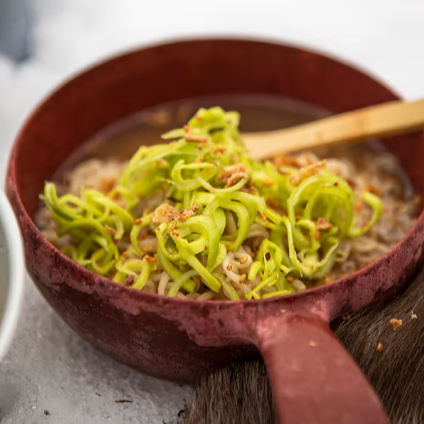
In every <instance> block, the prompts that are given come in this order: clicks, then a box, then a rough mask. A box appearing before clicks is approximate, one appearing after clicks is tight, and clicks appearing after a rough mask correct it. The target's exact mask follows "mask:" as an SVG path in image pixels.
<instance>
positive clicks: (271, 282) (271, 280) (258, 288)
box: [246, 275, 278, 300]
mask: <svg viewBox="0 0 424 424" xmlns="http://www.w3.org/2000/svg"><path fill="white" fill-rule="evenodd" d="M277 280H278V275H271V277H268V278H267V279H266V280H264V281H262V283H260V284H258V285H257V286H256V287H255V288H254V289H253V290H252V291H250V292H249V293H247V294H246V299H247V300H250V299H251V298H252V297H253V296H255V295H257V296H259V297H260V295H259V292H260V291H261V290H262V288H263V287H265V286H273V285H274V284H275V283H276V282H277ZM255 299H257V297H256V296H255Z"/></svg>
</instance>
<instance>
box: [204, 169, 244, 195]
mask: <svg viewBox="0 0 424 424" xmlns="http://www.w3.org/2000/svg"><path fill="white" fill-rule="evenodd" d="M249 178H250V173H248V174H247V175H246V176H245V177H244V178H243V179H241V180H240V181H239V182H238V183H237V184H234V185H233V186H231V187H228V188H216V187H213V186H212V185H210V184H209V183H208V182H207V181H206V180H205V179H204V178H203V177H202V176H200V175H196V179H197V181H198V182H199V183H200V184H201V186H202V187H203V188H205V189H206V190H208V191H210V192H211V193H219V194H229V193H234V192H236V191H239V190H240V189H241V188H243V187H244V185H245V184H246V183H247V181H248V180H249Z"/></svg>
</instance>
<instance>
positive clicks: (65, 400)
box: [0, 278, 191, 424]
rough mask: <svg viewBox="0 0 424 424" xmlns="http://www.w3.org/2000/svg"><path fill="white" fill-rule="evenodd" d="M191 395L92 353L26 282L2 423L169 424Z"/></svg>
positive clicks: (3, 390)
mask: <svg viewBox="0 0 424 424" xmlns="http://www.w3.org/2000/svg"><path fill="white" fill-rule="evenodd" d="M190 391H191V389H190V388H189V387H187V386H180V385H178V384H174V383H170V382H165V381H161V380H158V379H155V378H152V377H149V376H146V375H143V374H141V373H137V372H135V371H133V370H131V369H129V368H128V367H125V366H123V365H121V364H119V363H117V362H115V361H114V360H112V359H110V358H108V357H107V356H105V355H104V354H102V353H100V352H98V351H97V350H95V349H94V348H93V347H92V346H91V345H90V344H88V343H87V342H85V341H84V340H82V339H81V338H80V337H79V336H78V335H77V334H75V333H74V332H73V331H72V330H71V329H70V328H69V327H67V325H66V324H64V323H63V322H62V321H61V320H60V318H59V317H58V316H57V315H56V314H55V313H54V311H53V310H52V309H51V308H50V307H49V306H48V305H47V303H46V302H45V301H44V299H43V298H42V297H41V295H40V294H39V292H38V291H37V289H36V288H35V286H34V285H33V284H32V282H31V281H30V280H29V278H27V279H26V281H25V294H24V300H23V305H22V312H21V316H20V319H19V323H18V329H17V332H16V334H15V338H14V341H13V344H12V346H11V348H10V350H9V353H8V354H7V356H6V358H5V360H4V361H3V362H2V363H1V364H0V423H1V424H46V423H52V424H103V423H125V424H127V423H128V424H129V423H137V424H156V423H158V424H163V423H166V424H171V423H172V424H173V423H174V422H175V420H176V416H177V414H178V411H180V410H181V409H182V408H183V407H184V399H185V398H186V399H188V398H189V396H190ZM96 393H97V394H96ZM99 395H100V396H99ZM121 399H130V400H132V401H133V402H132V403H116V402H115V401H116V400H121ZM45 410H47V411H48V412H49V414H50V415H47V416H45V413H44V411H45Z"/></svg>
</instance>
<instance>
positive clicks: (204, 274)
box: [173, 237, 221, 293]
mask: <svg viewBox="0 0 424 424" xmlns="http://www.w3.org/2000/svg"><path fill="white" fill-rule="evenodd" d="M173 240H174V242H175V244H176V245H177V249H178V253H179V255H180V257H181V258H182V259H184V260H185V261H186V262H187V263H188V264H189V265H190V266H191V267H192V268H193V269H195V270H196V271H197V273H198V274H199V275H200V277H201V278H202V279H203V282H204V283H205V284H206V285H207V286H208V287H209V288H210V289H211V290H213V291H215V292H217V293H218V292H219V289H220V288H221V284H220V283H219V281H218V280H217V279H216V278H215V277H214V276H213V275H212V274H211V273H210V272H209V271H208V270H207V269H206V268H205V267H204V266H203V265H202V264H201V262H200V261H199V260H198V259H197V258H196V256H194V255H193V254H191V252H190V248H189V244H188V242H187V240H181V239H179V238H178V237H174V238H173Z"/></svg>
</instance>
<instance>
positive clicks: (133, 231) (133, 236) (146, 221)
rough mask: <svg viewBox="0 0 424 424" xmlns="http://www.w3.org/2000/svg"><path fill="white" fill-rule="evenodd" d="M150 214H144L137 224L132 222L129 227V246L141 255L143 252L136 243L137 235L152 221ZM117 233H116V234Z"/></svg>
mask: <svg viewBox="0 0 424 424" xmlns="http://www.w3.org/2000/svg"><path fill="white" fill-rule="evenodd" d="M152 216H153V214H149V215H146V216H145V217H143V218H141V220H140V223H139V224H134V225H133V227H132V228H131V232H130V241H131V246H132V247H133V248H134V250H135V251H136V252H137V253H138V254H139V255H140V256H143V252H142V250H141V249H140V246H139V245H138V236H139V234H140V231H141V230H142V229H143V228H145V227H147V226H148V225H150V223H151V222H152ZM117 235H118V234H117Z"/></svg>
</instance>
